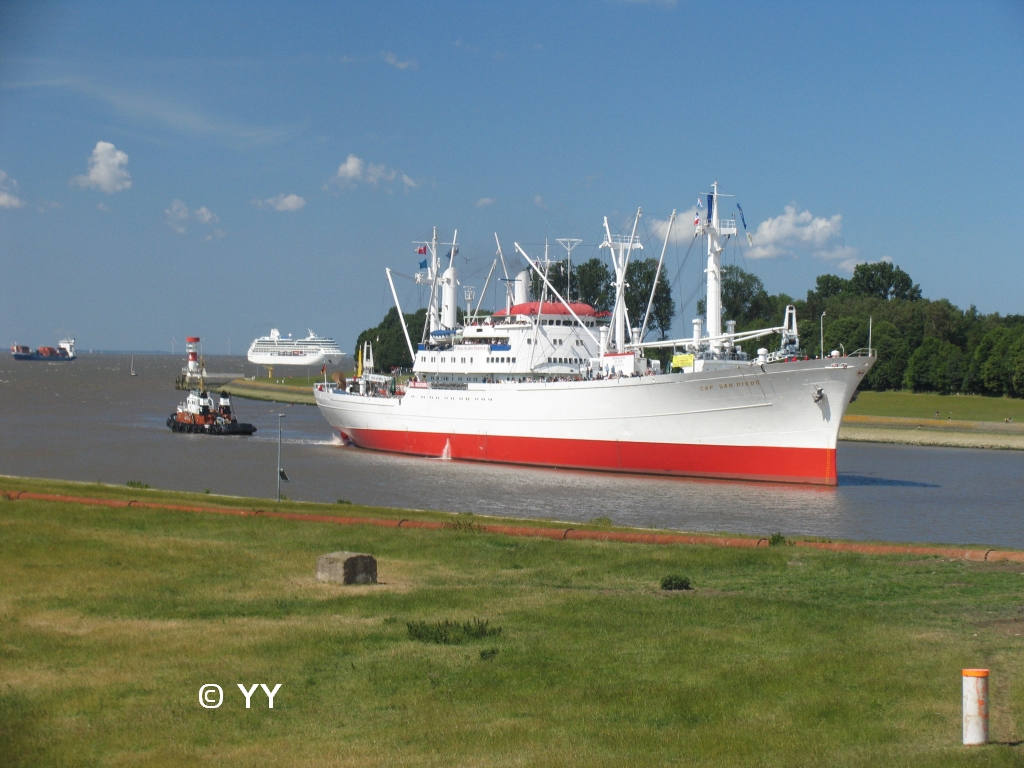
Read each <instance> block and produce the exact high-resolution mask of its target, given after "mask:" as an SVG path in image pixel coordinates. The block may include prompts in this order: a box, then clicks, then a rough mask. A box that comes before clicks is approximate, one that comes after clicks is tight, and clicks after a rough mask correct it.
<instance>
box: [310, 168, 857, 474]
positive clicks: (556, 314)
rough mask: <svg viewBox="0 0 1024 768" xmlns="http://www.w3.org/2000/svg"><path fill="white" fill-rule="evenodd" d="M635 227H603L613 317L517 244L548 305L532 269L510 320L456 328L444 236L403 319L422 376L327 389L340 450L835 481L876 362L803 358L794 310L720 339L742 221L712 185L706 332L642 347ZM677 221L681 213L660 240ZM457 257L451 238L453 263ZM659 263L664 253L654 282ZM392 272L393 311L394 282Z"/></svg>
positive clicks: (320, 388)
mask: <svg viewBox="0 0 1024 768" xmlns="http://www.w3.org/2000/svg"><path fill="white" fill-rule="evenodd" d="M639 217H640V211H637V219H636V220H634V223H633V231H632V233H631V234H630V235H629V236H628V237H627V236H624V235H612V234H611V231H610V229H609V227H608V220H607V218H606V219H605V227H604V228H605V239H604V242H603V243H602V244H601V247H602V248H605V249H607V250H608V251H609V252H610V256H611V260H612V265H613V268H614V277H615V304H614V307H613V310H612V312H611V314H610V317H608V318H607V320H605V319H602V318H600V317H598V314H597V313H596V312H595V311H594V310H593V308H592V307H590V306H587V305H584V304H573V303H570V302H567V301H565V300H564V299H563V297H562V296H561V295H560V294H559V293H558V292H557V291H556V290H555V289H554V287H553V286H552V284H551V282H550V281H549V280H548V278H547V275H546V273H545V269H544V266H543V265H541V264H540V263H539V262H538V261H536V260H534V259H531V258H530V257H529V256H528V255H527V254H526V253H525V252H524V251H523V249H522V248H520V246H519V245H518V244H516V250H517V252H518V253H519V254H520V255H521V256H522V258H524V259H525V260H526V263H527V265H528V266H529V270H532V271H533V272H534V273H536V274H537V276H538V278H539V280H540V283H541V284H542V286H543V291H542V296H541V297H540V299H539V300H536V301H534V300H531V298H530V296H529V293H528V290H529V289H528V286H529V284H530V282H531V275H530V271H529V270H524V271H523V272H521V273H520V274H519V275H517V276H516V277H515V279H511V280H509V285H512V286H514V287H513V288H512V289H510V291H509V293H510V296H509V299H508V300H507V301H506V309H505V310H504V311H502V312H498V313H495V315H494V316H492V317H487V318H484V319H482V320H478V319H477V318H476V315H475V314H474V313H472V312H468V313H467V316H466V321H465V323H464V324H459V323H458V322H457V318H458V313H457V310H456V301H457V285H458V274H457V271H456V269H455V267H454V266H453V260H451V259H450V260H449V262H448V267H447V268H446V269H443V270H442V263H441V260H440V259H439V258H438V255H437V246H438V243H437V241H436V240H437V238H436V233H435V236H434V239H433V241H431V242H429V243H424V245H425V247H426V248H427V250H428V251H429V253H430V260H429V266H428V269H427V271H426V273H425V274H423V275H421V276H420V281H421V282H424V283H429V285H430V286H431V294H430V301H429V305H428V318H429V323H428V324H427V326H426V328H425V330H424V338H423V339H422V340H421V342H420V343H419V344H418V345H415V346H414V345H413V343H412V341H411V339H410V338H409V333H408V329H407V328H405V326H404V324H403V330H405V336H406V342H407V343H408V345H409V351H410V353H411V355H412V357H413V359H414V361H415V364H414V367H413V371H414V378H413V379H412V380H411V381H410V382H409V383H408V386H407V387H406V388H405V390H404V391H403V390H401V389H398V388H396V385H395V380H394V378H392V377H390V376H384V375H380V374H376V373H374V372H373V371H372V366H371V367H370V368H369V369H368V370H366V371H364V372H361V373H362V375H360V376H358V377H357V378H356V379H354V380H353V381H351V382H347V383H345V384H343V385H337V384H336V385H330V384H319V385H317V386H316V387H314V395H315V397H316V402H317V405H318V406H319V407H320V411H321V413H322V414H323V415H324V417H325V418H326V419H327V421H328V422H329V423H330V424H331V425H332V426H333V427H334V428H336V429H337V430H338V431H339V432H340V433H341V436H342V438H344V439H345V440H347V441H349V442H351V443H352V444H354V445H356V446H359V447H363V448H369V449H375V450H382V451H392V452H398V453H409V454H418V455H423V456H445V457H450V458H452V459H464V460H472V461H490V462H505V463H514V464H532V465H542V466H551V467H565V468H579V469H593V470H606V471H615V472H630V473H652V474H666V475H691V476H702V477H714V478H735V479H747V480H767V481H782V482H796V483H813V484H822V485H835V484H836V483H837V475H836V440H837V437H838V433H839V424H840V422H841V421H842V418H843V414H844V413H845V411H846V408H847V405H848V404H849V402H850V399H851V398H852V397H853V394H854V392H855V391H856V389H857V386H858V384H859V383H860V381H861V380H862V379H863V376H864V374H866V373H867V371H868V370H869V369H870V368H871V366H872V365H873V364H874V362H875V357H874V356H873V354H872V351H871V350H870V349H868V350H858V351H857V352H854V353H851V354H850V355H846V356H842V357H840V356H839V353H838V352H834V353H832V355H831V356H827V357H824V358H823V359H822V358H819V359H809V358H807V357H806V356H804V355H803V353H802V352H801V350H800V342H799V338H798V335H797V325H796V311H795V309H794V308H793V307H792V306H790V307H788V308H787V310H786V315H785V319H784V322H783V324H782V325H781V326H778V327H775V328H768V329H763V330H760V331H750V332H743V333H737V332H736V331H735V323H734V322H731V321H730V322H727V323H726V330H725V332H723V331H722V327H721V325H722V320H721V272H720V270H721V254H722V252H723V250H724V248H725V244H726V242H727V240H728V238H730V237H733V236H735V235H736V222H735V220H734V219H728V218H725V217H722V216H720V213H719V193H718V189H717V183H716V184H715V185H714V187H713V191H712V193H711V194H710V195H708V206H707V214H706V218H704V219H699V220H698V221H697V222H695V231H694V237H698V236H704V237H705V238H706V241H707V246H708V256H707V305H706V306H707V322H706V328H705V323H704V322H703V321H702V320H700V319H696V320H694V321H693V336H692V337H690V338H684V339H674V340H669V341H658V342H644V341H643V338H644V333H645V331H646V328H647V319H648V318H647V317H645V318H644V320H643V323H642V325H641V324H640V323H639V322H637V326H639V327H636V328H633V327H631V324H630V322H629V318H628V313H627V309H626V305H625V295H624V289H625V278H626V269H627V266H628V263H629V260H630V257H631V254H632V253H633V251H634V250H635V249H637V248H640V247H641V244H640V243H639V241H638V240H637V237H636V225H637V221H638V220H639ZM674 220H675V214H674V213H673V216H672V219H670V222H669V232H668V233H666V240H665V242H666V245H667V243H668V238H669V236H670V233H671V228H672V226H673V223H674ZM453 240H454V239H453ZM455 248H456V246H455V243H454V242H453V243H452V244H451V251H449V253H453V252H455ZM499 256H502V254H501V252H500V246H499ZM664 256H665V248H662V255H661V260H659V266H658V270H659V274H660V270H661V264H662V263H663V261H664ZM502 263H503V265H504V258H503V256H502ZM492 271H493V269H492ZM385 272H386V274H387V278H388V281H389V283H391V289H392V294H393V296H394V298H395V302H396V304H397V303H398V296H397V292H396V291H395V289H394V282H393V279H392V272H391V271H390V270H385ZM656 284H657V279H655V285H656ZM485 290H486V287H485ZM548 299H550V300H548ZM652 299H653V295H652ZM647 313H648V315H649V313H650V304H649V305H648V310H647ZM399 317H400V318H401V317H402V313H401V308H399ZM774 334H778V335H780V336H781V343H780V345H779V348H778V350H777V351H774V352H772V353H769V352H768V350H767V349H766V348H764V347H762V348H760V349H758V350H757V352H756V353H755V354H753V355H750V354H748V353H746V352H744V351H743V348H742V343H743V342H750V341H753V340H754V339H758V338H762V337H765V336H769V335H774ZM869 346H870V345H869ZM652 347H673V348H674V349H675V351H676V352H677V353H679V352H681V353H682V354H676V355H675V356H674V362H675V364H677V365H678V368H679V370H678V372H674V371H675V369H676V366H675V365H674V366H673V369H672V371H671V372H662V371H660V369H659V366H658V365H657V361H652V360H649V359H648V358H647V357H645V354H644V351H645V350H646V349H649V348H652Z"/></svg>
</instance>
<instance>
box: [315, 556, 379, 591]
mask: <svg viewBox="0 0 1024 768" xmlns="http://www.w3.org/2000/svg"><path fill="white" fill-rule="evenodd" d="M316 580H317V581H333V582H336V583H338V584H376V583H377V559H376V558H375V557H374V556H373V555H365V554H361V553H359V552H331V553H330V554H329V555H320V557H318V558H317V559H316Z"/></svg>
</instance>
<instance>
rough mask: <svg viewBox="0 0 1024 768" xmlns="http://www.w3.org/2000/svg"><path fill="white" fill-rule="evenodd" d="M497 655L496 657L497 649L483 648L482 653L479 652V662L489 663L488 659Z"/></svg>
mask: <svg viewBox="0 0 1024 768" xmlns="http://www.w3.org/2000/svg"><path fill="white" fill-rule="evenodd" d="M497 655H498V649H497V648H484V649H483V650H482V651H480V660H481V661H489V660H490V659H493V658H494V657H495V656H497Z"/></svg>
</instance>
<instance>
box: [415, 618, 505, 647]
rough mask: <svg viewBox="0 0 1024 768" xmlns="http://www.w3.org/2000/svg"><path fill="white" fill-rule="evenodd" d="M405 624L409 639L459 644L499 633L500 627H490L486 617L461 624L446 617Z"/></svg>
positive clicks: (441, 643)
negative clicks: (440, 619)
mask: <svg viewBox="0 0 1024 768" xmlns="http://www.w3.org/2000/svg"><path fill="white" fill-rule="evenodd" d="M405 626H406V627H408V629H409V639H410V640H416V641H418V642H421V643H435V644H436V645H461V644H462V643H464V642H466V641H467V640H479V639H481V638H484V637H494V636H495V635H500V634H501V627H492V626H491V623H490V621H488V620H487V619H473V620H472V621H467V622H464V623H462V624H460V623H459V622H457V621H450V620H448V619H444V620H443V621H434V622H431V623H427V622H425V621H410V622H407V623H406V625H405Z"/></svg>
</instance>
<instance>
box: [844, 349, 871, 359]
mask: <svg viewBox="0 0 1024 768" xmlns="http://www.w3.org/2000/svg"><path fill="white" fill-rule="evenodd" d="M877 352H878V350H877V349H868V348H867V347H861V348H860V349H855V350H853V352H847V353H846V356H847V357H874V356H875V354H876V353H877Z"/></svg>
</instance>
